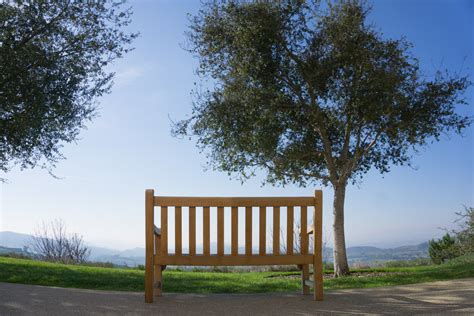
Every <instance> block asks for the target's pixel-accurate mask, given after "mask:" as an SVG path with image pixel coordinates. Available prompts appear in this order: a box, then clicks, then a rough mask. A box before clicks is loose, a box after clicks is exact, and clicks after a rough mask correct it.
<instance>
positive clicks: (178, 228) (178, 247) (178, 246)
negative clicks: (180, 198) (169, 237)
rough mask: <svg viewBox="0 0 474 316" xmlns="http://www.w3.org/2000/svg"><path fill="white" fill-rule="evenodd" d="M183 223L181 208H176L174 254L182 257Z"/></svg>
mask: <svg viewBox="0 0 474 316" xmlns="http://www.w3.org/2000/svg"><path fill="white" fill-rule="evenodd" d="M182 222H183V216H182V211H181V206H176V207H175V211H174V223H175V230H174V240H175V250H174V253H175V254H177V255H180V254H182V253H183V244H182V236H183V234H182Z"/></svg>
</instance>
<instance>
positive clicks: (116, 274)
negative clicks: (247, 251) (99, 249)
mask: <svg viewBox="0 0 474 316" xmlns="http://www.w3.org/2000/svg"><path fill="white" fill-rule="evenodd" d="M355 271H357V272H364V271H365V272H392V273H394V274H388V275H381V276H370V277H367V276H364V277H358V276H349V277H344V278H338V279H328V280H325V281H324V288H325V289H327V290H333V289H347V288H368V287H377V286H388V285H400V284H411V283H420V282H429V281H438V280H448V279H457V278H467V277H474V255H469V256H464V257H461V258H457V259H455V260H452V261H451V262H449V263H446V264H443V265H438V266H434V265H433V266H417V267H401V268H377V269H359V270H355ZM297 275H299V273H298V272H232V273H222V272H182V271H170V270H166V271H165V272H164V291H165V292H168V293H169V292H176V293H263V292H296V291H300V279H299V277H297ZM292 276H293V277H292ZM143 277H144V272H143V271H140V270H137V269H118V268H97V267H89V266H70V265H62V264H54V263H46V262H39V261H35V260H25V259H16V258H5V257H0V281H1V282H11V283H23V284H37V285H49V286H58V287H75V288H85V289H98V290H119V291H143V288H144V286H143V282H144V281H143Z"/></svg>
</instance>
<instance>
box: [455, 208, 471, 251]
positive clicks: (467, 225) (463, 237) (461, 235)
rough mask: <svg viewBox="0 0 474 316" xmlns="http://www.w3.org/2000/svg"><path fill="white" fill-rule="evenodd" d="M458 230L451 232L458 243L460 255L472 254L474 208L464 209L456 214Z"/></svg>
mask: <svg viewBox="0 0 474 316" xmlns="http://www.w3.org/2000/svg"><path fill="white" fill-rule="evenodd" d="M456 215H457V216H458V219H457V220H456V222H457V223H458V224H459V229H458V230H455V231H453V234H454V235H455V236H456V239H457V240H458V243H459V248H460V251H461V253H462V254H467V253H474V208H473V207H467V206H465V207H464V210H463V211H460V212H457V213H456Z"/></svg>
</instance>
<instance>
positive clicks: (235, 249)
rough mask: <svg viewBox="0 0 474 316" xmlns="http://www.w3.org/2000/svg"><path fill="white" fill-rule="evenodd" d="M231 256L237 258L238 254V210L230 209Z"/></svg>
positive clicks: (235, 208)
mask: <svg viewBox="0 0 474 316" xmlns="http://www.w3.org/2000/svg"><path fill="white" fill-rule="evenodd" d="M231 212H232V230H231V232H232V241H231V242H232V251H231V253H232V255H233V256H237V255H238V253H239V209H238V208H237V207H235V206H233V207H232V211H231Z"/></svg>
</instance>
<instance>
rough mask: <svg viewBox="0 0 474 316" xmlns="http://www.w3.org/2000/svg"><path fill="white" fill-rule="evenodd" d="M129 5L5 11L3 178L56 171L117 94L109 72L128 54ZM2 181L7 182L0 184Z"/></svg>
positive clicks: (0, 109)
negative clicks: (66, 149) (108, 97)
mask: <svg viewBox="0 0 474 316" xmlns="http://www.w3.org/2000/svg"><path fill="white" fill-rule="evenodd" d="M123 4H124V1H115V2H113V1H106V0H98V1H74V0H71V1H66V0H61V1H41V0H35V1H21V0H17V1H2V2H1V3H0V171H3V172H7V171H8V170H9V169H10V168H11V167H12V166H13V165H17V164H18V165H20V166H21V167H22V168H28V167H34V166H36V165H37V164H38V163H41V165H42V166H46V167H47V168H50V167H52V166H54V163H55V162H56V161H57V160H58V159H59V158H61V153H60V148H61V146H62V144H64V143H65V142H72V141H74V140H76V138H77V136H78V133H79V132H80V130H81V129H82V128H83V127H84V124H85V122H86V121H88V120H90V119H91V118H92V117H93V116H94V114H95V100H96V99H97V97H99V96H101V95H103V94H104V93H107V92H108V91H109V89H110V86H111V82H112V78H113V73H110V72H109V71H107V69H106V66H107V65H108V64H109V63H110V62H112V61H113V60H114V59H116V58H118V57H121V56H122V55H123V54H124V53H125V52H127V51H128V50H129V49H130V47H129V44H130V43H131V41H132V40H133V39H134V38H135V37H136V36H137V35H136V34H134V33H127V32H125V31H124V27H125V26H127V25H128V24H129V23H130V16H131V11H130V9H128V8H123ZM0 178H1V177H0Z"/></svg>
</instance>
